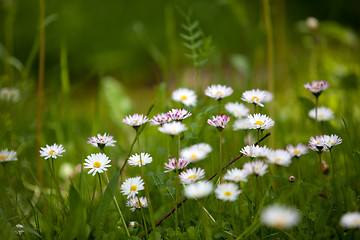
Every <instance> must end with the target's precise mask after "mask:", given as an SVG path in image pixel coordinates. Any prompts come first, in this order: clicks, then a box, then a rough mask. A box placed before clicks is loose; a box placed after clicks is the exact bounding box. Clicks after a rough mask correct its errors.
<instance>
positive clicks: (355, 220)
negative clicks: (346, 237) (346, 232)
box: [340, 212, 360, 229]
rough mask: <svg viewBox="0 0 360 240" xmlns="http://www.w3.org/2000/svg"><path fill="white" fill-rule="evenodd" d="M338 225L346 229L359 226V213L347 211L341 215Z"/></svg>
mask: <svg viewBox="0 0 360 240" xmlns="http://www.w3.org/2000/svg"><path fill="white" fill-rule="evenodd" d="M340 225H341V226H342V227H344V228H346V229H349V228H360V213H359V212H348V213H345V214H344V215H342V216H341V219H340Z"/></svg>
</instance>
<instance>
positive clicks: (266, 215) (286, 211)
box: [261, 205, 300, 229]
mask: <svg viewBox="0 0 360 240" xmlns="http://www.w3.org/2000/svg"><path fill="white" fill-rule="evenodd" d="M299 220H300V214H299V213H298V211H297V210H296V209H294V208H291V207H286V206H282V205H271V206H268V207H266V208H264V209H263V210H262V212H261V221H262V222H263V224H264V225H266V226H269V227H273V228H280V229H285V228H290V227H293V226H295V225H297V224H298V223H299Z"/></svg>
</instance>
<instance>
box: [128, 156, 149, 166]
mask: <svg viewBox="0 0 360 240" xmlns="http://www.w3.org/2000/svg"><path fill="white" fill-rule="evenodd" d="M140 154H141V161H140V155H139V154H137V153H135V154H134V155H132V156H131V157H130V158H129V160H128V163H129V164H130V165H131V166H139V167H141V165H142V166H144V165H146V164H148V163H151V162H152V160H153V159H152V157H150V154H149V153H140Z"/></svg>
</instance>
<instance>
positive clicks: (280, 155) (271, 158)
mask: <svg viewBox="0 0 360 240" xmlns="http://www.w3.org/2000/svg"><path fill="white" fill-rule="evenodd" d="M266 158H267V161H268V163H273V164H276V165H281V166H285V167H288V166H289V165H290V163H291V158H292V155H291V154H290V153H289V152H288V151H286V150H283V149H277V150H273V151H269V152H268V154H267V155H266Z"/></svg>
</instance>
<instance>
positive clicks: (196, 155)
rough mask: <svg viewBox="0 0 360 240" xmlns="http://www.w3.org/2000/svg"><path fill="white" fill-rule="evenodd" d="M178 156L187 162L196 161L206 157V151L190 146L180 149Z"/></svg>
mask: <svg viewBox="0 0 360 240" xmlns="http://www.w3.org/2000/svg"><path fill="white" fill-rule="evenodd" d="M180 156H181V157H182V158H184V159H185V160H186V161H188V162H197V161H200V160H202V159H204V158H206V157H207V153H206V152H204V151H201V150H200V149H199V148H197V147H194V146H191V147H187V148H184V149H182V150H181V151H180Z"/></svg>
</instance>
